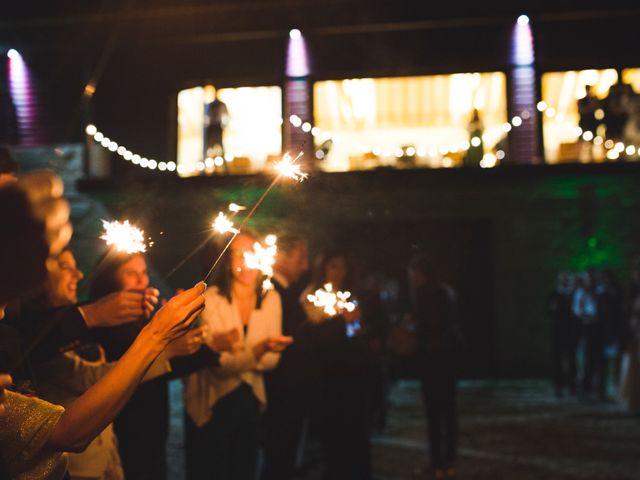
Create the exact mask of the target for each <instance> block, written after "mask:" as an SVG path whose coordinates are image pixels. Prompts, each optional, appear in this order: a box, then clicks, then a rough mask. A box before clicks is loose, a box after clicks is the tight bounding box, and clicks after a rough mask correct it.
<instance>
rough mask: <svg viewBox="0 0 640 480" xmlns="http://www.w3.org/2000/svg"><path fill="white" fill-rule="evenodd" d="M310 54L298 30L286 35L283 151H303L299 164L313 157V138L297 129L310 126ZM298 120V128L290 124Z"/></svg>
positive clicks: (293, 152) (308, 133)
mask: <svg viewBox="0 0 640 480" xmlns="http://www.w3.org/2000/svg"><path fill="white" fill-rule="evenodd" d="M310 73H311V69H310V67H309V54H308V51H307V46H306V43H305V41H304V37H303V36H302V33H300V30H298V29H293V30H291V31H290V32H289V43H288V45H287V57H286V63H285V77H286V79H285V84H284V115H283V120H284V125H283V126H284V139H283V140H284V141H283V144H284V149H285V150H286V151H289V152H291V154H293V155H295V154H297V153H298V152H301V151H302V152H304V156H303V157H302V159H301V162H302V163H310V162H311V159H312V158H313V153H314V145H313V137H312V135H311V133H310V132H309V130H308V129H307V131H304V130H303V129H302V128H300V123H302V124H304V123H309V124H313V112H312V111H311V80H310V78H309V75H310ZM292 117H294V118H295V117H298V118H299V119H300V122H298V126H297V127H296V126H294V125H292V123H291V121H290V119H291V118H292Z"/></svg>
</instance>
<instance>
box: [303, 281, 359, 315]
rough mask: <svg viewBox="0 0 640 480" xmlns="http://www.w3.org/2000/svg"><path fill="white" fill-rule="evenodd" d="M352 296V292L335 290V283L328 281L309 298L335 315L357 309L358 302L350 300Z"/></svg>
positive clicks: (317, 305)
mask: <svg viewBox="0 0 640 480" xmlns="http://www.w3.org/2000/svg"><path fill="white" fill-rule="evenodd" d="M350 297H351V292H348V291H345V292H341V291H337V292H334V291H333V285H331V284H330V283H326V284H324V286H323V288H319V289H318V290H316V291H315V293H310V294H309V295H307V300H308V301H309V302H311V303H313V305H314V306H315V307H318V308H322V309H323V311H324V313H326V314H327V315H330V316H332V317H333V316H334V315H337V314H338V313H340V312H342V311H343V310H346V311H347V312H353V311H354V310H355V308H356V304H355V303H353V302H351V301H349V298H350Z"/></svg>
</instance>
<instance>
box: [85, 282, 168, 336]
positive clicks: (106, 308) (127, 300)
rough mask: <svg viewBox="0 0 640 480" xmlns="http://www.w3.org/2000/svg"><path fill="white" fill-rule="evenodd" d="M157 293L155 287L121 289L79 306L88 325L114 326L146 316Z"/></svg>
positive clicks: (156, 298)
mask: <svg viewBox="0 0 640 480" xmlns="http://www.w3.org/2000/svg"><path fill="white" fill-rule="evenodd" d="M158 295H159V292H158V290H156V289H155V288H148V289H146V290H144V291H129V290H122V291H119V292H115V293H111V294H109V295H107V296H105V297H102V298H101V299H100V300H97V301H96V302H93V303H89V304H87V305H83V306H82V307H81V308H82V311H83V312H84V316H85V320H86V322H87V326H88V327H90V328H94V327H115V326H117V325H122V324H124V323H130V322H134V321H136V320H139V319H140V317H142V316H143V315H144V316H146V317H147V318H148V317H149V316H150V314H151V312H152V311H153V309H154V308H155V305H156V304H157V303H158Z"/></svg>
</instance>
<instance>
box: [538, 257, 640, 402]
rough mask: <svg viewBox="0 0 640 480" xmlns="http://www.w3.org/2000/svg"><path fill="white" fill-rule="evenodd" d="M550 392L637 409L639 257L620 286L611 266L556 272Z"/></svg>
mask: <svg viewBox="0 0 640 480" xmlns="http://www.w3.org/2000/svg"><path fill="white" fill-rule="evenodd" d="M548 308H549V312H550V315H551V317H552V320H553V364H554V382H555V390H556V395H557V396H558V397H562V396H563V395H564V394H565V393H568V394H570V395H577V396H579V397H580V398H583V399H586V400H594V399H599V400H607V399H608V398H609V397H610V396H611V395H612V394H613V392H615V395H617V396H618V397H619V399H620V400H621V401H622V402H624V404H625V405H626V407H627V408H628V410H629V411H630V412H632V413H638V412H639V411H640V364H639V358H638V351H639V348H638V347H639V339H640V257H635V258H634V259H633V261H632V264H631V280H630V285H629V287H628V288H627V289H626V291H625V289H624V288H623V287H622V285H621V283H620V282H619V281H618V279H617V277H616V275H615V274H614V272H613V271H612V270H611V269H608V268H604V269H601V270H597V269H589V270H587V271H586V272H581V273H571V272H560V273H558V276H557V285H556V287H555V289H554V290H553V292H552V294H551V296H550V299H549V305H548Z"/></svg>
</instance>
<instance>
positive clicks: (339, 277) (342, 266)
mask: <svg viewBox="0 0 640 480" xmlns="http://www.w3.org/2000/svg"><path fill="white" fill-rule="evenodd" d="M347 268H348V267H347V259H346V258H345V257H332V258H330V259H329V261H328V262H327V263H326V264H325V267H324V278H325V281H326V282H329V283H331V284H332V285H333V286H334V287H335V288H336V289H340V288H342V287H343V285H344V282H345V280H346V278H347V273H348V272H347Z"/></svg>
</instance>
